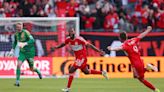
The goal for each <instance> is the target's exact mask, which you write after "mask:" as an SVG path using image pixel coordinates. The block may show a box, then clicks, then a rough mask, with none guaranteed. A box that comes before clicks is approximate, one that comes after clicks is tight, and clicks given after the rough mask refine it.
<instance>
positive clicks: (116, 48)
mask: <svg viewBox="0 0 164 92" xmlns="http://www.w3.org/2000/svg"><path fill="white" fill-rule="evenodd" d="M107 49H108V50H110V51H120V50H123V48H122V47H113V48H112V47H111V46H108V47H107Z"/></svg>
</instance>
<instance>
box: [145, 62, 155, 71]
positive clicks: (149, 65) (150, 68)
mask: <svg viewBox="0 0 164 92" xmlns="http://www.w3.org/2000/svg"><path fill="white" fill-rule="evenodd" d="M146 69H148V70H154V71H155V72H157V71H158V69H157V67H156V66H153V65H152V64H147V67H146Z"/></svg>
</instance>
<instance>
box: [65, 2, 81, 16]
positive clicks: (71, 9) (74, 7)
mask: <svg viewBox="0 0 164 92" xmlns="http://www.w3.org/2000/svg"><path fill="white" fill-rule="evenodd" d="M78 7H79V4H78V3H77V2H76V1H75V0H70V2H68V3H67V16H68V17H76V12H77V11H78Z"/></svg>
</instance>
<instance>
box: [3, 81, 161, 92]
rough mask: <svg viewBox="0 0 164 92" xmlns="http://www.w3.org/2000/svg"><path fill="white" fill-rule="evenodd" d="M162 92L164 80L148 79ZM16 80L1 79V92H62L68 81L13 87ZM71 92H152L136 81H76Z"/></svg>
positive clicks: (25, 82) (42, 82)
mask: <svg viewBox="0 0 164 92" xmlns="http://www.w3.org/2000/svg"><path fill="white" fill-rule="evenodd" d="M148 80H149V81H150V82H151V83H153V84H154V85H155V86H156V87H158V88H159V89H160V90H161V92H162V91H163V90H164V79H162V78H161V79H148ZM14 82H15V79H0V92H61V89H62V88H64V87H65V86H66V84H67V79H42V80H39V79H21V86H20V87H15V86H13V84H14ZM71 92H152V91H151V90H150V89H148V88H146V87H145V86H143V84H141V83H140V82H139V81H137V80H136V79H109V80H105V79H75V80H74V81H73V84H72V89H71Z"/></svg>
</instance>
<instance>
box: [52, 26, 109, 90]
mask: <svg viewBox="0 0 164 92" xmlns="http://www.w3.org/2000/svg"><path fill="white" fill-rule="evenodd" d="M68 32H69V37H68V38H66V40H65V42H64V43H61V44H60V45H58V46H56V47H54V48H53V49H58V48H62V47H64V46H65V45H67V44H69V45H70V47H71V49H72V50H73V51H74V54H75V57H76V60H75V62H74V64H73V65H72V66H71V68H70V69H69V79H68V84H67V87H66V88H65V89H62V91H63V92H69V91H70V87H71V83H72V81H73V78H74V72H75V71H76V70H77V69H81V71H82V72H83V73H85V74H102V75H103V76H104V77H105V78H106V79H108V75H107V72H106V71H96V70H92V69H88V67H87V50H86V46H87V47H90V48H92V49H93V50H95V51H97V52H99V53H100V54H101V55H104V54H105V52H104V51H102V50H99V49H97V48H96V47H95V46H93V45H92V44H90V43H88V42H87V41H86V40H85V39H84V38H83V37H81V36H76V35H75V29H74V28H73V27H71V28H69V30H68Z"/></svg>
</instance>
